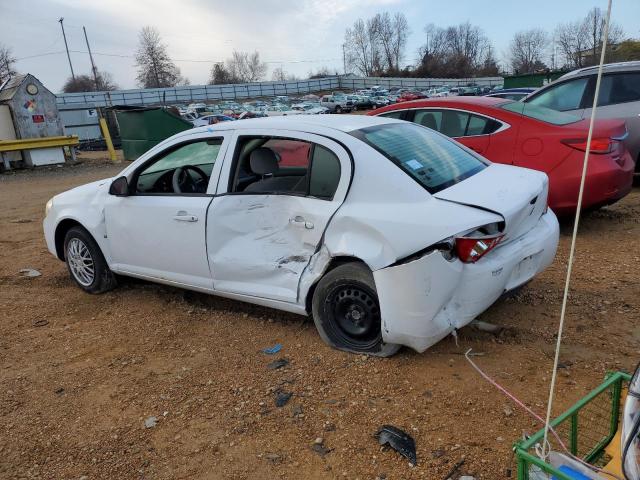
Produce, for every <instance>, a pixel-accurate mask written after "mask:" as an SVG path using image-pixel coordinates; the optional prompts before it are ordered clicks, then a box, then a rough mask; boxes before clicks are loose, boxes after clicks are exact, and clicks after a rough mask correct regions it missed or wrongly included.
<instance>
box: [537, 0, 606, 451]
mask: <svg viewBox="0 0 640 480" xmlns="http://www.w3.org/2000/svg"><path fill="white" fill-rule="evenodd" d="M610 17H611V0H609V5H608V6H607V17H606V19H605V23H604V32H603V35H602V36H603V38H602V51H601V52H600V65H599V66H598V76H597V79H596V88H595V91H594V92H593V108H592V109H591V119H590V121H589V134H588V135H587V148H586V150H585V152H584V161H583V163H582V177H581V178H580V190H579V193H578V205H577V206H576V218H575V221H574V222H573V235H572V236H571V248H570V250H569V264H568V266H567V278H566V280H565V284H564V294H563V297H562V309H561V311H560V325H559V327H558V339H557V341H556V353H555V358H554V360H553V372H552V375H551V388H549V401H548V402H547V417H546V421H545V424H544V440H543V443H542V458H543V460H544V459H546V458H547V456H548V454H549V452H548V451H547V446H549V442H548V435H549V423H550V422H551V407H552V406H553V396H554V393H555V388H556V376H557V372H558V361H559V359H560V346H561V344H562V332H563V330H564V318H565V312H566V310H567V298H568V296H569V285H570V282H571V270H572V269H573V255H574V252H575V248H576V237H577V235H578V224H579V223H580V210H581V208H582V194H583V193H584V181H585V178H586V176H587V165H588V164H589V150H590V149H591V136H592V135H593V125H594V122H595V119H596V106H597V104H598V95H599V93H600V80H601V79H602V65H603V64H604V54H605V52H606V50H607V37H608V36H609V18H610ZM550 448H551V447H550V446H549V449H550Z"/></svg>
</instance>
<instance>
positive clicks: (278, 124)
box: [185, 102, 409, 133]
mask: <svg viewBox="0 0 640 480" xmlns="http://www.w3.org/2000/svg"><path fill="white" fill-rule="evenodd" d="M407 103H409V102H407ZM301 117H304V118H301ZM397 122H399V120H395V119H391V118H384V117H370V116H367V115H332V114H327V115H295V116H281V117H266V118H249V119H243V120H241V121H240V122H229V123H228V124H220V123H219V124H216V125H211V126H208V127H199V128H195V129H193V130H187V131H186V132H190V133H193V132H194V131H196V132H197V131H198V130H199V131H207V129H211V130H240V129H243V128H282V129H287V130H301V131H306V130H307V129H308V128H309V127H320V128H322V127H324V128H331V129H333V130H339V131H342V132H351V131H353V130H359V129H361V128H367V127H373V126H375V125H383V124H385V123H397ZM186 132H185V133H186Z"/></svg>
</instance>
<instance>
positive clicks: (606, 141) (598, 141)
mask: <svg viewBox="0 0 640 480" xmlns="http://www.w3.org/2000/svg"><path fill="white" fill-rule="evenodd" d="M561 141H562V143H564V144H565V145H566V146H568V147H571V148H575V149H576V150H580V151H582V152H584V151H585V150H586V149H587V139H586V138H571V139H565V140H561ZM616 148H618V142H617V141H616V140H613V139H611V138H592V139H591V148H590V149H589V153H600V154H603V153H611V152H613V151H614V150H615V149H616Z"/></svg>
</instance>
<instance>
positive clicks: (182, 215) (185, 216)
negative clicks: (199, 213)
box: [173, 210, 198, 222]
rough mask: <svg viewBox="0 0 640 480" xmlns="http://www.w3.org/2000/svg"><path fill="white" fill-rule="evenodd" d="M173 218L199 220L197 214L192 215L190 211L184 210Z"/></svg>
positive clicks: (177, 219)
mask: <svg viewBox="0 0 640 480" xmlns="http://www.w3.org/2000/svg"><path fill="white" fill-rule="evenodd" d="M173 219H174V220H175V221H176V222H197V221H198V217H196V216H195V215H191V214H190V213H187V212H185V211H183V210H180V211H179V212H178V213H177V214H176V216H175V217H173Z"/></svg>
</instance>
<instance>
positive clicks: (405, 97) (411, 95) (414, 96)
mask: <svg viewBox="0 0 640 480" xmlns="http://www.w3.org/2000/svg"><path fill="white" fill-rule="evenodd" d="M421 98H427V97H426V95H423V94H422V93H420V92H414V91H412V90H409V91H406V92H402V94H401V95H400V96H399V97H398V100H396V102H397V103H401V102H409V101H411V100H419V99H421Z"/></svg>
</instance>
